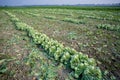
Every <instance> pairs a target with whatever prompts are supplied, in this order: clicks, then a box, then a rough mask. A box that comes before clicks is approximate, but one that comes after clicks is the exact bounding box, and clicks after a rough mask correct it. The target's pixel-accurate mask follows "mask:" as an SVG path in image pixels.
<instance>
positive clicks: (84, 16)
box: [77, 15, 120, 21]
mask: <svg viewBox="0 0 120 80" xmlns="http://www.w3.org/2000/svg"><path fill="white" fill-rule="evenodd" d="M77 18H78V19H81V18H91V19H97V20H111V21H120V19H117V18H112V17H109V18H108V17H107V18H106V17H100V16H97V15H94V16H89V15H80V16H78V17H77Z"/></svg>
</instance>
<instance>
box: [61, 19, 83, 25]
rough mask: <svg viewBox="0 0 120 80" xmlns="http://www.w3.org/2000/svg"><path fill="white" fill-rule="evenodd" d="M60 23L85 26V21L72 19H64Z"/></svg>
mask: <svg viewBox="0 0 120 80" xmlns="http://www.w3.org/2000/svg"><path fill="white" fill-rule="evenodd" d="M62 21H65V22H70V23H75V24H85V21H82V20H78V19H72V18H64V19H63V20H62Z"/></svg>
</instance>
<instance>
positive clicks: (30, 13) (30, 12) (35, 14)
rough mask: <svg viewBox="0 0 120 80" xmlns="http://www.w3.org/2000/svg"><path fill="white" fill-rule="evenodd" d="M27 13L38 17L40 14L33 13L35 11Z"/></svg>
mask: <svg viewBox="0 0 120 80" xmlns="http://www.w3.org/2000/svg"><path fill="white" fill-rule="evenodd" d="M26 13H27V14H29V15H31V16H35V17H38V16H40V15H39V14H35V13H31V12H26Z"/></svg>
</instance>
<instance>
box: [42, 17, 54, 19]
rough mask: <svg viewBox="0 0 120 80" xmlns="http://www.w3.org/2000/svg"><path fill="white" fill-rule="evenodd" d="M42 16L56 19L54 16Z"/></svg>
mask: <svg viewBox="0 0 120 80" xmlns="http://www.w3.org/2000/svg"><path fill="white" fill-rule="evenodd" d="M44 18H47V19H56V17H55V16H45V17H44Z"/></svg>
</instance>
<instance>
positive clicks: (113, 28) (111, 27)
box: [96, 24, 120, 32]
mask: <svg viewBox="0 0 120 80" xmlns="http://www.w3.org/2000/svg"><path fill="white" fill-rule="evenodd" d="M96 27H97V28H99V29H106V30H110V31H118V32H120V26H119V25H117V26H116V25H110V24H98V25H97V26H96Z"/></svg>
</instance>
